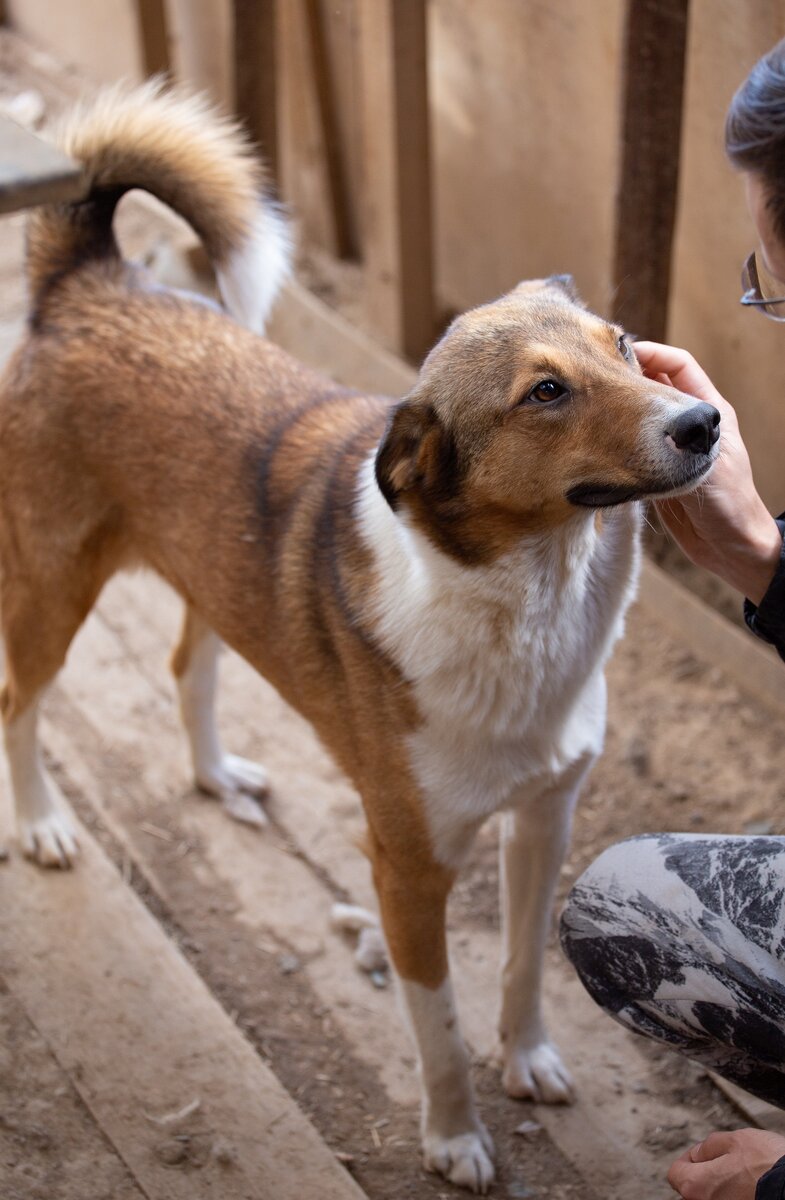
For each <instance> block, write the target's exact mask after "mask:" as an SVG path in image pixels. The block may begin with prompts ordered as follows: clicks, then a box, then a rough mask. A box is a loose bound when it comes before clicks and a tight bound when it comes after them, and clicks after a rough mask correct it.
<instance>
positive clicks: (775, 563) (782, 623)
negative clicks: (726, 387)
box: [635, 342, 785, 659]
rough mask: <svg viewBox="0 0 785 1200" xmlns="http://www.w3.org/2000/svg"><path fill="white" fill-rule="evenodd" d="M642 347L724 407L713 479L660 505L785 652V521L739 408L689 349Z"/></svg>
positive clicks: (651, 365)
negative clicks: (762, 477)
mask: <svg viewBox="0 0 785 1200" xmlns="http://www.w3.org/2000/svg"><path fill="white" fill-rule="evenodd" d="M635 352H636V354H637V356H638V360H639V362H640V364H641V366H642V368H643V370H644V372H645V374H646V375H649V376H650V377H651V378H653V379H658V380H659V381H660V382H663V383H670V384H672V385H673V387H676V388H679V390H680V391H682V392H685V393H687V394H688V395H691V396H695V397H696V398H697V399H699V400H705V401H707V402H708V403H710V404H713V405H714V406H715V407H716V408H718V409H719V411H720V415H721V417H722V423H721V425H720V453H719V457H718V459H717V462H716V464H715V466H714V468H713V469H712V471H711V474H710V475H709V477H708V479H707V481H706V482H705V483H704V484H702V485H701V486H700V487H699V488H698V489H697V490H696V491H695V492H691V493H689V495H686V496H679V497H677V498H675V499H672V500H663V501H660V502H659V503H658V504H657V511H658V513H659V515H660V518H661V520H662V522H663V524H664V525H665V527H666V529H667V530H668V531H669V532H670V534H671V535H672V536H673V538H674V539H675V540H676V541H677V542H678V544H679V545H680V546H681V548H682V550H684V552H685V554H686V555H687V557H688V558H690V559H691V560H692V561H693V562H694V563H695V564H696V565H697V566H699V567H703V568H705V569H706V570H708V571H711V572H713V574H715V575H718V576H719V577H720V578H721V579H724V580H725V581H726V582H727V583H729V584H730V585H731V586H732V587H734V588H735V589H736V590H737V591H739V592H741V594H742V595H743V596H744V597H746V600H747V603H746V604H745V618H746V620H747V624H748V625H749V626H750V628H751V629H752V631H753V632H754V633H756V634H757V635H758V636H759V637H762V638H763V639H764V640H765V641H769V642H772V643H773V644H774V645H775V646H776V647H777V650H778V651H779V654H780V656H781V657H782V658H784V659H785V552H784V551H783V533H785V521H783V522H782V523H779V522H778V521H775V519H774V517H772V516H771V514H770V513H769V511H768V509H767V508H766V506H765V504H764V503H763V501H762V499H761V498H760V496H759V495H758V491H757V489H756V487H755V483H754V481H753V478H752V468H751V467H750V459H749V455H748V453H747V448H746V446H745V445H744V442H743V440H742V437H741V433H740V432H739V423H738V419H737V417H736V413H735V411H734V409H733V408H732V407H731V405H730V404H728V402H727V400H725V399H724V398H723V397H722V396H721V395H720V394H719V392H718V391H717V389H716V388H715V387H714V385H713V383H712V382H711V380H710V379H709V377H708V375H707V374H706V372H705V371H704V370H703V369H702V368H701V367H700V366H699V365H698V363H697V362H696V361H695V359H694V358H693V357H692V355H691V354H688V353H687V351H686V350H677V349H676V348H674V347H673V346H661V345H659V344H657V343H656V342H636V343H635Z"/></svg>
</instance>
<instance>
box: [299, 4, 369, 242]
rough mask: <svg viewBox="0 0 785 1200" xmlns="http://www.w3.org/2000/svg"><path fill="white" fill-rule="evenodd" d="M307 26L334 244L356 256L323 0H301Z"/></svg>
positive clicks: (343, 149) (354, 228)
mask: <svg viewBox="0 0 785 1200" xmlns="http://www.w3.org/2000/svg"><path fill="white" fill-rule="evenodd" d="M302 2H303V4H304V6H305V17H306V22H307V28H308V49H309V52H310V54H309V58H310V67H311V78H312V80H313V88H314V92H315V97H316V103H317V106H318V112H319V126H320V131H321V136H322V143H323V147H324V158H325V166H326V172H327V187H328V196H329V203H330V212H331V217H332V222H333V228H334V231H335V248H336V251H337V253H338V255H339V257H341V258H358V257H359V254H360V247H359V241H358V231H357V229H356V227H355V225H354V222H353V220H352V209H351V204H350V201H349V178H348V165H347V155H346V148H345V145H344V143H343V141H342V139H341V134H340V126H339V121H338V110H337V93H336V88H335V73H334V69H333V62H332V58H331V56H330V47H329V43H328V40H327V27H326V21H325V12H324V8H323V6H322V0H302Z"/></svg>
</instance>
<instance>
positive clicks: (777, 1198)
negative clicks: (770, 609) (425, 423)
mask: <svg viewBox="0 0 785 1200" xmlns="http://www.w3.org/2000/svg"><path fill="white" fill-rule="evenodd" d="M780 653H782V651H781V650H780ZM784 1197H785V1158H781V1159H780V1160H779V1162H775V1164H774V1166H773V1167H772V1168H771V1170H770V1171H767V1172H766V1174H765V1175H761V1177H760V1179H759V1180H758V1186H757V1187H756V1189H755V1200H783V1198H784Z"/></svg>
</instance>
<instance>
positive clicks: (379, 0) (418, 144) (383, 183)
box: [359, 0, 436, 361]
mask: <svg viewBox="0 0 785 1200" xmlns="http://www.w3.org/2000/svg"><path fill="white" fill-rule="evenodd" d="M426 15H427V14H426V3H425V0H364V2H363V4H361V5H360V8H359V16H360V65H361V71H360V76H361V94H362V110H363V111H362V117H363V151H364V155H363V157H364V163H365V181H364V187H363V193H364V195H363V208H364V230H363V235H364V236H363V243H364V258H365V263H366V270H367V279H368V307H369V309H370V313H371V317H372V319H373V321H374V325H375V327H376V328H377V329H378V331H379V334H380V336H381V337H382V338H383V339H384V341H385V342H387V344H388V345H390V346H391V347H392V348H393V349H395V350H398V351H400V352H402V353H403V354H405V355H406V357H407V358H410V359H413V360H415V361H419V360H420V359H421V358H422V356H423V355H424V353H425V352H426V351H427V350H428V349H429V347H430V346H431V344H432V342H433V339H434V336H435V333H436V316H435V304H434V283H433V232H432V213H431V174H430V171H431V164H430V130H429V112H428V78H427V23H426Z"/></svg>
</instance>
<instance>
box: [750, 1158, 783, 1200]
mask: <svg viewBox="0 0 785 1200" xmlns="http://www.w3.org/2000/svg"><path fill="white" fill-rule="evenodd" d="M783 1197H785V1158H781V1159H780V1160H779V1162H775V1164H774V1166H773V1167H772V1168H771V1170H770V1171H767V1172H766V1174H765V1175H761V1177H760V1179H759V1180H758V1186H757V1187H756V1188H755V1200H783Z"/></svg>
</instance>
